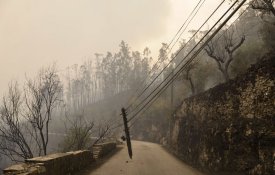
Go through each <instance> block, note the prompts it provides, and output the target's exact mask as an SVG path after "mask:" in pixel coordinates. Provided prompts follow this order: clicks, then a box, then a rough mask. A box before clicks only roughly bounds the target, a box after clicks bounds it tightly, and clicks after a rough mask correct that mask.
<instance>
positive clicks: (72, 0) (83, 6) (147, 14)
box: [0, 0, 220, 96]
mask: <svg viewBox="0 0 275 175" xmlns="http://www.w3.org/2000/svg"><path fill="white" fill-rule="evenodd" d="M197 2H198V0H194V1H190V0H0V63H1V64H0V95H1V96H2V94H3V93H4V92H5V91H6V90H7V85H8V82H9V81H10V80H12V79H13V80H14V79H19V80H22V79H24V75H25V73H27V74H28V75H33V74H34V73H35V72H36V71H37V70H38V69H39V68H41V67H42V66H45V65H49V64H51V63H53V62H56V63H57V65H58V67H59V68H60V69H64V68H65V67H66V66H70V65H73V64H76V63H80V62H81V61H82V60H83V59H84V58H85V57H91V56H93V55H94V53H106V52H107V51H116V50H117V49H118V44H119V43H120V41H121V40H124V41H126V42H127V43H128V44H129V45H130V47H131V48H132V49H134V50H140V51H142V49H143V48H144V47H146V46H148V47H149V48H150V49H151V50H152V51H153V55H154V56H156V55H157V52H158V49H159V48H160V46H161V42H169V41H170V39H171V38H172V37H173V35H174V34H175V33H176V32H177V29H178V28H179V27H180V25H181V24H182V23H183V22H184V20H185V19H186V17H187V14H188V13H190V11H191V10H192V8H193V7H194V6H195V4H196V3H197ZM218 3H220V1H216V0H211V1H210V2H208V4H206V5H204V7H203V9H202V11H201V12H200V13H201V17H199V18H198V19H197V24H201V23H199V22H200V21H202V17H206V14H207V15H208V14H209V13H210V11H209V9H210V7H211V9H214V8H215V7H216V6H217V4H218ZM194 26H196V24H194V25H193V27H194Z"/></svg>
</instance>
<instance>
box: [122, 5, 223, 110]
mask: <svg viewBox="0 0 275 175" xmlns="http://www.w3.org/2000/svg"><path fill="white" fill-rule="evenodd" d="M205 1H206V0H200V1H199V2H198V3H197V5H196V6H195V8H194V9H193V10H192V12H191V13H190V14H189V16H188V17H187V19H186V20H185V22H184V23H183V25H182V26H181V27H180V29H179V30H178V31H177V33H176V35H175V36H174V37H173V39H172V40H171V41H170V43H169V45H168V46H167V47H166V48H165V50H167V49H169V48H170V46H171V44H172V43H173V41H174V40H175V39H176V37H177V36H178V34H179V33H180V31H181V30H182V29H183V27H184V26H185V25H186V24H187V25H186V27H185V29H184V30H183V31H182V32H181V34H180V35H179V37H180V36H181V35H182V33H183V32H184V31H185V30H186V29H187V27H188V25H189V24H190V22H191V21H192V20H193V19H194V17H195V16H196V14H197V13H198V11H199V10H200V8H201V6H202V5H203V4H204V2H205ZM223 1H225V0H223ZM201 2H202V3H201ZM192 15H193V16H192ZM189 18H191V19H189ZM187 22H188V23H187ZM177 41H178V39H177ZM177 41H176V42H177ZM174 45H175V44H173V46H172V48H173V47H174ZM172 48H171V49H170V51H169V53H170V52H171V51H172ZM159 62H160V59H158V60H157V62H156V63H155V64H154V65H153V67H152V68H151V70H150V71H149V72H148V75H149V76H150V75H151V73H152V72H153V70H154V67H157V68H156V70H158V69H159V68H160V65H159V66H158V63H159ZM152 76H153V75H152ZM147 78H148V77H145V78H144V79H143V81H142V82H141V84H142V85H143V84H144V83H145V81H146V80H147ZM141 87H142V86H139V87H138V88H137V89H136V91H135V93H138V91H139V90H140V88H141ZM145 87H146V86H145ZM144 91H145V90H144V89H143V90H142V92H144ZM139 94H142V93H139ZM139 97H140V95H138V96H137V97H136V98H135V100H136V99H138V98H139ZM130 100H131V98H129V100H128V103H129V102H130ZM135 100H134V101H135ZM132 104H133V103H132ZM131 106H132V105H128V106H127V107H126V110H128V109H129V108H130V107H131Z"/></svg>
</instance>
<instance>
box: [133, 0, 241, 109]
mask: <svg viewBox="0 0 275 175" xmlns="http://www.w3.org/2000/svg"><path fill="white" fill-rule="evenodd" d="M223 2H224V1H223ZM223 2H222V3H223ZM237 2H238V0H236V1H235V2H234V3H233V4H232V5H231V6H230V8H229V9H228V10H227V11H226V12H225V13H224V14H223V15H222V17H220V19H219V20H218V21H217V22H216V23H215V24H214V25H213V26H212V28H211V29H210V30H209V31H208V32H207V33H206V34H205V35H204V37H203V38H201V40H200V41H199V42H198V43H197V44H196V45H195V46H194V47H193V49H192V50H191V51H190V52H189V53H188V54H187V55H186V56H185V57H184V58H183V59H182V60H181V61H180V63H179V64H178V65H177V66H176V68H175V69H177V68H178V67H179V66H180V64H182V63H183V61H184V60H185V59H186V58H187V56H189V55H190V54H191V52H193V51H194V50H195V48H196V47H197V46H198V45H199V44H200V42H202V41H203V40H204V39H205V37H206V36H207V35H208V34H209V33H210V32H211V31H212V30H213V29H214V28H215V26H216V25H218V23H219V22H220V21H221V20H222V19H223V18H224V17H225V16H226V14H227V13H228V12H229V11H230V10H231V9H232V8H233V7H234V6H235V5H236V3H237ZM220 5H221V4H220ZM219 7H220V6H218V8H219ZM218 8H216V9H215V11H214V12H213V13H212V14H211V15H210V16H209V18H208V19H207V20H206V21H205V22H204V23H203V25H202V26H201V27H200V29H201V28H202V27H203V26H204V25H205V24H206V23H207V21H208V20H209V19H210V18H211V17H212V16H213V14H215V13H216V11H217V10H218ZM197 32H199V30H197ZM197 32H196V33H195V34H197ZM195 34H194V35H193V37H194V36H195ZM193 37H192V38H193ZM192 38H190V40H189V41H188V42H190V41H191V39H192ZM187 44H188V43H186V44H185V46H186V45H187ZM185 46H184V47H185ZM184 47H182V48H181V49H180V50H179V51H178V52H177V53H176V54H175V56H174V57H173V58H172V59H171V60H170V62H169V63H168V64H167V65H166V66H165V67H164V68H163V69H162V71H161V72H160V73H159V74H158V76H157V77H155V78H154V80H153V81H152V82H151V83H150V84H149V85H148V86H147V87H146V89H145V90H144V91H143V92H142V93H144V92H145V91H146V90H147V89H148V88H149V87H150V86H151V85H152V84H153V82H154V81H156V79H157V78H158V77H159V76H160V75H161V74H162V73H163V72H164V70H165V69H166V68H167V67H168V66H169V65H170V64H171V63H172V61H173V60H174V59H175V58H176V57H177V56H178V55H179V53H180V52H181V51H182V50H183V49H184ZM171 74H172V72H170V73H169V75H167V77H166V78H165V79H164V80H163V81H162V82H161V83H160V84H159V86H161V85H162V84H163V83H164V82H165V81H166V80H167V79H168V78H169V76H170V75H171ZM159 86H158V87H159ZM158 87H157V88H158ZM157 88H155V89H154V90H153V91H152V92H151V93H150V94H149V95H148V96H147V97H146V98H144V99H143V100H142V101H141V102H140V103H139V104H138V105H137V106H136V107H135V109H133V110H132V111H131V112H133V111H135V110H136V109H137V108H139V107H140V106H141V105H142V103H144V102H145V101H146V100H147V99H148V98H149V97H150V96H151V95H152V94H153V93H154V92H155V91H156V90H157ZM141 95H142V94H140V95H139V97H140V96H141Z"/></svg>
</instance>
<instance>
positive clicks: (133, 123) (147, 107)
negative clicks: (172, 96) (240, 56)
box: [129, 7, 248, 128]
mask: <svg viewBox="0 0 275 175" xmlns="http://www.w3.org/2000/svg"><path fill="white" fill-rule="evenodd" d="M247 9H248V7H247V8H246V9H245V10H244V11H243V12H242V13H241V14H240V15H239V16H238V18H236V19H235V20H234V21H233V22H232V23H231V24H230V26H229V27H228V28H227V29H226V31H227V30H229V29H230V28H231V27H232V26H233V24H234V23H235V22H236V21H237V20H238V19H240V18H241V16H242V15H243V14H244V13H245V12H247ZM226 31H224V32H223V34H222V35H220V36H219V37H218V38H217V39H215V41H218V40H219V39H220V38H221V37H222V36H223V35H224V34H225V33H226ZM204 55H205V52H204V53H203V54H202V56H204ZM162 92H163V91H162ZM160 95H161V93H159V94H158V95H157V96H156V98H154V100H153V101H152V102H151V103H150V104H149V105H148V106H146V108H145V109H144V110H143V111H142V112H141V113H140V115H142V114H143V113H145V112H146V111H147V110H148V109H149V108H150V107H151V105H152V104H154V102H155V101H156V100H157V99H158V98H159V97H160ZM139 119H140V118H137V119H136V120H134V121H133V122H132V123H131V125H129V128H131V127H133V125H135V123H136V122H137V121H138V120H139Z"/></svg>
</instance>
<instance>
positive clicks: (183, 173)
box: [87, 141, 203, 175]
mask: <svg viewBox="0 0 275 175" xmlns="http://www.w3.org/2000/svg"><path fill="white" fill-rule="evenodd" d="M132 146H133V159H132V160H131V159H129V157H128V153H127V147H126V146H125V147H123V148H122V149H121V150H120V151H119V152H117V153H116V154H114V155H113V156H112V157H111V158H110V159H108V160H107V161H106V162H105V163H103V164H102V165H100V166H99V167H95V168H94V170H92V171H91V172H90V173H87V175H203V174H202V173H200V172H198V171H197V170H195V169H193V168H191V167H190V166H188V165H185V164H184V163H183V162H182V161H180V160H178V159H177V158H175V157H174V156H172V155H171V154H169V153H168V152H166V151H165V150H164V149H163V148H162V147H161V146H160V145H157V144H153V143H148V142H139V141H133V142H132Z"/></svg>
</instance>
